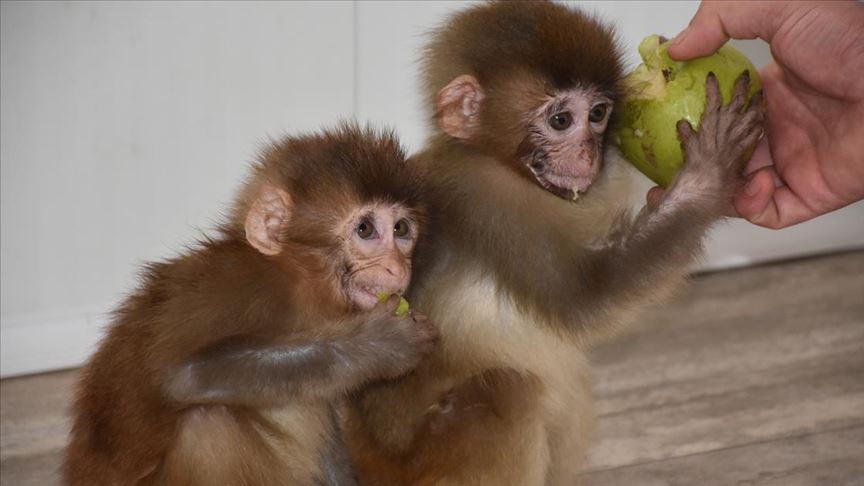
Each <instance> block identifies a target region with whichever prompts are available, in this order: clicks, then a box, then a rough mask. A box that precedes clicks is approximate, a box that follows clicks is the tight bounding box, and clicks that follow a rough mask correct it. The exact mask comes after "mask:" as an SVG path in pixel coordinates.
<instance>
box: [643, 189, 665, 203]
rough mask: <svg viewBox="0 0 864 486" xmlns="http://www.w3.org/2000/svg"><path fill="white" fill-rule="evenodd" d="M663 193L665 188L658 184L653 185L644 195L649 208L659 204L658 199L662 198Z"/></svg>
mask: <svg viewBox="0 0 864 486" xmlns="http://www.w3.org/2000/svg"><path fill="white" fill-rule="evenodd" d="M665 194H666V190H665V189H663V188H662V187H660V186H654V187H652V188H651V189H650V190H649V191H648V194H646V195H645V202H646V204H648V207H649V208H656V207H657V206H659V205H660V201H662V200H663V196H664V195H665Z"/></svg>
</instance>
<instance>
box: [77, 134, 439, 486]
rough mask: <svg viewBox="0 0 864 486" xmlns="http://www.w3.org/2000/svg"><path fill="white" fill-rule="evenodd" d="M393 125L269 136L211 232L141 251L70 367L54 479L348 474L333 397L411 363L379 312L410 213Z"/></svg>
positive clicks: (278, 479) (235, 480)
mask: <svg viewBox="0 0 864 486" xmlns="http://www.w3.org/2000/svg"><path fill="white" fill-rule="evenodd" d="M421 190H422V188H421V183H420V178H419V176H418V174H417V173H415V172H414V171H413V170H412V169H411V167H409V166H408V165H406V163H405V156H404V153H403V151H402V149H401V148H400V146H399V144H398V142H397V141H396V139H395V137H394V136H393V135H392V134H389V133H378V132H375V131H372V130H370V129H361V128H358V127H357V126H355V125H343V126H340V127H339V128H338V129H336V130H333V131H329V132H323V133H321V134H317V135H310V136H303V137H295V138H287V139H285V140H283V141H282V142H280V143H277V144H274V145H272V146H271V147H269V148H268V149H267V150H266V151H265V152H264V153H263V155H262V157H261V158H260V161H259V162H258V163H257V164H256V165H255V167H254V169H253V172H252V175H251V177H250V178H249V180H248V181H247V182H246V184H245V185H244V186H243V187H242V189H241V191H240V193H239V197H238V198H237V201H236V203H235V206H234V209H233V211H232V214H231V216H230V219H229V220H228V221H227V222H226V223H224V224H223V225H222V226H221V227H220V229H219V233H218V236H216V237H214V238H212V239H206V240H204V241H202V242H201V243H200V244H199V245H198V247H197V248H195V249H192V250H191V251H189V252H187V253H185V254H182V255H180V256H178V257H176V258H173V259H171V260H168V261H164V262H159V263H151V264H149V265H148V266H147V267H146V269H145V271H144V274H143V277H142V283H141V285H140V287H139V288H138V290H136V291H135V292H134V293H133V294H132V295H131V296H129V297H128V298H127V299H126V301H125V302H124V303H123V304H122V305H121V306H120V307H119V309H118V310H117V311H116V313H115V315H114V322H113V323H112V325H111V326H110V328H109V330H108V333H107V336H106V337H105V338H104V340H103V341H102V343H101V345H100V347H99V349H98V351H97V352H96V353H95V354H94V356H93V357H92V358H91V359H90V361H89V363H88V364H87V365H86V367H85V368H84V370H83V372H82V376H81V381H80V383H79V387H78V393H77V399H76V401H75V404H74V408H73V417H74V426H73V429H72V434H71V440H70V443H69V446H68V448H67V450H66V456H65V462H64V465H63V476H64V482H65V484H69V485H85V484H86V485H96V484H100V485H127V484H128V485H131V484H135V485H140V484H160V485H175V484H176V485H184V486H186V485H215V484H225V485H258V484H260V485H278V484H340V485H342V484H353V483H354V475H353V472H352V468H351V465H350V461H349V460H348V458H347V455H346V453H345V451H344V450H343V445H342V442H341V437H340V433H339V430H338V426H337V424H336V416H335V415H336V413H335V411H334V408H333V403H334V402H336V401H338V399H340V398H341V397H342V396H343V395H344V394H345V393H346V392H348V391H350V390H354V389H357V388H358V387H359V386H361V385H362V384H364V383H367V382H370V381H373V380H380V379H386V378H393V377H396V376H399V375H402V374H404V373H407V372H408V371H410V370H412V369H413V368H414V367H415V366H416V365H417V363H418V362H419V360H420V358H421V357H422V356H423V355H424V354H425V353H427V352H428V351H430V350H431V348H432V345H433V342H434V339H435V337H436V331H435V329H434V328H433V326H431V324H430V323H429V322H428V321H427V320H426V319H425V318H424V317H423V316H422V315H420V314H418V313H416V312H413V311H412V312H410V313H409V314H408V315H404V316H396V315H395V314H394V311H395V309H396V306H397V303H398V301H399V299H398V297H396V296H395V295H394V296H392V297H390V298H389V299H388V300H387V301H385V302H383V303H379V301H378V298H377V294H378V293H379V292H382V291H386V292H392V293H394V294H401V293H403V292H404V291H405V290H406V288H407V286H408V283H409V280H410V276H411V254H412V252H413V250H414V246H415V243H416V242H417V239H418V237H419V235H420V231H421V230H422V227H423V222H424V214H425V212H424V209H423V207H422V205H421V196H422V192H421Z"/></svg>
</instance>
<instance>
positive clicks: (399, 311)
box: [378, 292, 410, 317]
mask: <svg viewBox="0 0 864 486" xmlns="http://www.w3.org/2000/svg"><path fill="white" fill-rule="evenodd" d="M390 295H392V293H391V292H378V300H379V301H381V302H384V301H385V300H387V299H388V298H390ZM409 308H410V306H409V305H408V301H407V300H405V297H402V296H401V295H400V296H399V305H398V306H396V312H394V313H393V314H395V315H397V316H400V317H401V316H404V315H405V314H407V313H408V309H409Z"/></svg>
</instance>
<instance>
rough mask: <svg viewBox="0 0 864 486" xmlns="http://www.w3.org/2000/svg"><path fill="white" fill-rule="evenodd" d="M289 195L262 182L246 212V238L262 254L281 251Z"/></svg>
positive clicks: (289, 199)
mask: <svg viewBox="0 0 864 486" xmlns="http://www.w3.org/2000/svg"><path fill="white" fill-rule="evenodd" d="M291 207H292V200H291V196H290V195H289V194H288V193H287V192H285V191H284V190H282V189H280V188H278V187H276V186H272V185H270V184H267V183H265V184H263V185H262V186H261V188H260V189H259V190H258V195H257V196H256V197H255V201H254V202H252V206H251V207H250V208H249V212H248V213H247V214H246V224H245V228H246V240H247V241H248V242H249V244H250V245H252V246H253V247H255V249H256V250H258V251H260V252H261V253H263V254H264V255H278V254H279V252H281V251H282V242H281V241H280V240H281V235H282V231H283V230H284V229H285V225H286V224H288V217H289V216H290V214H291Z"/></svg>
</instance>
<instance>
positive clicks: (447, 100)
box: [436, 74, 483, 139]
mask: <svg viewBox="0 0 864 486" xmlns="http://www.w3.org/2000/svg"><path fill="white" fill-rule="evenodd" d="M481 101H483V89H482V88H481V87H480V82H479V81H477V78H475V77H474V76H471V75H470V74H463V75H461V76H457V77H455V78H453V80H452V81H450V82H449V83H448V84H447V86H444V88H442V89H441V91H439V92H438V99H437V100H436V102H437V105H438V106H437V108H438V111H437V112H436V117H437V119H438V126H439V127H441V130H444V132H445V133H447V134H448V135H450V136H451V137H455V138H462V139H467V138H470V137H471V134H472V133H473V132H474V129H475V128H476V127H477V119H478V117H479V115H480V102H481Z"/></svg>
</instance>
